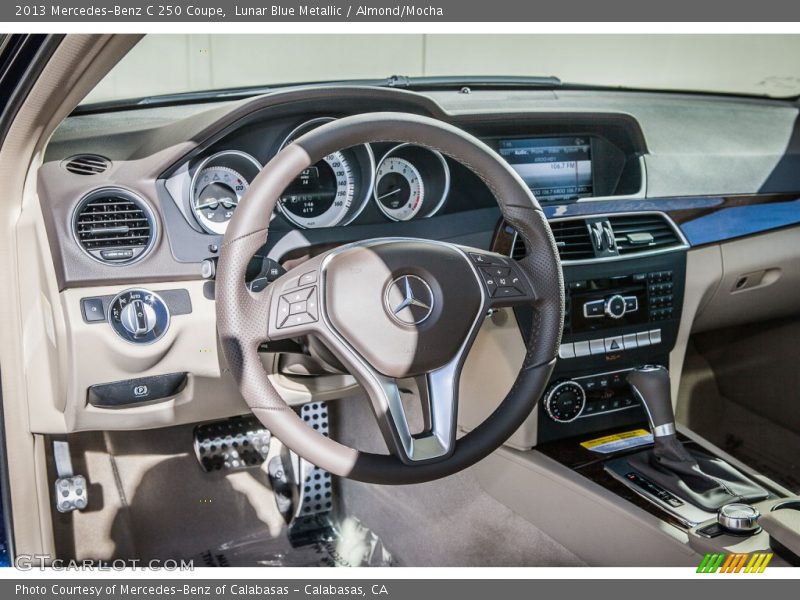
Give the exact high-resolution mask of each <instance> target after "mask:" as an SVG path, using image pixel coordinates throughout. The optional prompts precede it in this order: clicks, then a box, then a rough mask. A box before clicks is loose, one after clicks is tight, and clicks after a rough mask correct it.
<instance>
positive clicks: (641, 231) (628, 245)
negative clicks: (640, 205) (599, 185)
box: [608, 214, 683, 256]
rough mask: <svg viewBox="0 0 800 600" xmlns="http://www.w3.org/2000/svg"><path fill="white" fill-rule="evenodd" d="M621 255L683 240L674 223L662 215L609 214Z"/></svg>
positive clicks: (656, 248)
mask: <svg viewBox="0 0 800 600" xmlns="http://www.w3.org/2000/svg"><path fill="white" fill-rule="evenodd" d="M608 221H609V223H610V224H611V228H612V229H613V231H614V239H615V242H616V245H617V251H618V252H619V254H620V256H624V255H626V254H633V253H635V252H645V251H646V252H650V251H653V250H661V249H664V248H669V247H672V246H680V245H681V244H682V243H683V242H682V241H681V239H680V238H679V237H678V234H677V233H676V232H675V229H674V228H673V227H672V225H671V224H670V223H669V222H668V221H667V220H666V219H665V218H664V217H663V216H661V215H657V214H641V215H622V216H609V218H608Z"/></svg>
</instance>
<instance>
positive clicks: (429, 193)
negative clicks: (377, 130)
mask: <svg viewBox="0 0 800 600" xmlns="http://www.w3.org/2000/svg"><path fill="white" fill-rule="evenodd" d="M449 190H450V168H449V167H448V166H447V161H446V160H445V158H444V156H442V154H441V153H439V152H437V151H436V150H432V149H430V148H426V147H424V146H417V145H416V144H399V145H397V146H394V147H392V148H389V150H388V151H387V152H386V153H385V154H384V155H383V159H382V160H381V161H380V164H378V168H377V170H376V171H375V192H374V194H373V195H374V196H375V203H376V204H377V205H378V208H379V209H380V210H381V212H382V213H383V214H384V215H386V216H387V217H389V218H390V219H392V220H393V221H410V220H411V219H417V218H423V217H432V216H433V215H435V214H436V213H438V212H439V210H441V208H442V206H443V205H444V202H445V198H447V194H448V192H449Z"/></svg>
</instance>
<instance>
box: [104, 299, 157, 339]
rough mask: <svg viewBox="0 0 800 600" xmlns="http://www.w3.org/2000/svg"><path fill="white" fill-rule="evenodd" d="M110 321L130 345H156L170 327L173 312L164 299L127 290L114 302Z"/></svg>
mask: <svg viewBox="0 0 800 600" xmlns="http://www.w3.org/2000/svg"><path fill="white" fill-rule="evenodd" d="M108 322H109V323H110V324H111V327H112V328H113V329H114V331H115V332H116V333H117V335H119V336H120V337H121V338H122V339H123V340H125V341H126V342H131V343H133V344H152V343H153V342H155V341H156V340H158V339H159V338H161V336H163V335H164V334H165V333H166V331H167V328H168V327H169V309H168V308H167V305H166V303H165V302H164V300H163V299H162V298H161V297H160V296H159V295H158V294H155V293H153V292H151V291H150V290H145V289H132V290H125V291H124V292H122V293H120V294H117V295H116V296H115V297H114V299H113V300H112V301H111V303H110V305H109V311H108Z"/></svg>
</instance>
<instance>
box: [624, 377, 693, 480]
mask: <svg viewBox="0 0 800 600" xmlns="http://www.w3.org/2000/svg"><path fill="white" fill-rule="evenodd" d="M628 384H630V386H631V389H632V391H633V393H634V394H635V395H636V397H637V398H638V399H639V401H640V402H641V403H642V405H643V406H644V409H645V411H646V412H647V418H648V420H649V421H650V430H651V431H652V432H653V456H654V458H655V459H656V460H657V461H658V462H659V463H661V464H663V465H664V466H665V467H667V468H672V469H674V470H677V471H679V472H681V471H682V472H686V473H687V474H690V475H696V471H695V467H697V461H696V460H695V459H694V458H693V457H692V455H691V454H689V451H688V450H686V448H684V447H683V444H681V443H680V442H679V441H678V437H677V436H676V435H675V413H674V412H673V411H672V394H671V392H670V384H669V371H667V370H666V369H665V368H664V367H662V366H659V365H645V366H643V367H639V368H638V369H634V370H633V371H631V372H630V374H629V375H628Z"/></svg>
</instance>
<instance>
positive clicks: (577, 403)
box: [544, 381, 586, 423]
mask: <svg viewBox="0 0 800 600" xmlns="http://www.w3.org/2000/svg"><path fill="white" fill-rule="evenodd" d="M585 405H586V392H584V391H583V386H581V385H580V384H579V383H577V382H575V381H562V382H561V383H558V384H556V385H554V386H553V387H552V388H550V389H549V390H548V392H547V394H546V395H545V398H544V410H545V412H546V413H547V415H548V416H549V417H550V418H551V419H553V420H554V421H557V422H559V423H569V422H570V421H574V420H575V419H577V418H578V417H579V416H580V415H581V413H582V412H583V407H584V406H585Z"/></svg>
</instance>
